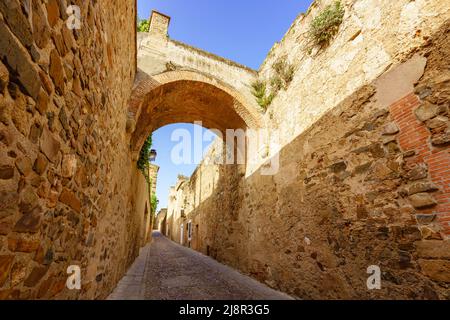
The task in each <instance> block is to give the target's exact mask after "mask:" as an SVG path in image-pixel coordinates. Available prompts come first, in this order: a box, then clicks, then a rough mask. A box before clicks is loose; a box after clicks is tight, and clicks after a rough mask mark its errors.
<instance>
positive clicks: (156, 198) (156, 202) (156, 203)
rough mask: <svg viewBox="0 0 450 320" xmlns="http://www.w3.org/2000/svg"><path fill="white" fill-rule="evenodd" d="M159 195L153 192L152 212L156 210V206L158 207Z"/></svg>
mask: <svg viewBox="0 0 450 320" xmlns="http://www.w3.org/2000/svg"><path fill="white" fill-rule="evenodd" d="M158 203H159V200H158V197H157V196H156V194H152V201H151V205H152V213H155V212H156V208H157V207H158Z"/></svg>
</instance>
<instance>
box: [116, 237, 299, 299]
mask: <svg viewBox="0 0 450 320" xmlns="http://www.w3.org/2000/svg"><path fill="white" fill-rule="evenodd" d="M108 299H110V300H142V299H146V300H287V299H292V298H291V297H290V296H288V295H286V294H284V293H281V292H278V291H276V290H273V289H271V288H269V287H267V286H266V285H264V284H262V283H260V282H258V281H256V280H254V279H252V278H250V277H248V276H245V275H243V274H241V273H239V272H238V271H236V270H234V269H232V268H230V267H228V266H225V265H223V264H221V263H219V262H217V261H216V260H214V259H212V258H210V257H207V256H205V255H203V254H201V253H199V252H196V251H194V250H191V249H189V248H186V247H183V246H180V245H179V244H176V243H174V242H172V241H170V240H169V239H167V238H165V237H164V236H162V235H161V234H160V233H159V232H154V233H153V241H152V243H151V244H149V245H147V246H146V247H145V248H143V249H142V250H141V254H140V255H139V257H138V258H137V259H136V261H135V262H134V263H133V265H132V266H131V267H130V269H129V270H128V272H127V274H126V275H125V276H124V277H123V278H122V279H121V281H120V282H119V283H118V285H117V287H116V289H115V290H114V291H113V293H111V295H110V296H109V297H108Z"/></svg>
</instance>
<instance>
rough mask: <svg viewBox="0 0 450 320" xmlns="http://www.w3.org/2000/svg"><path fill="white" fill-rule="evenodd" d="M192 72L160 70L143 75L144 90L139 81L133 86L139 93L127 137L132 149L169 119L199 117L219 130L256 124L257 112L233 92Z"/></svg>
mask: <svg viewBox="0 0 450 320" xmlns="http://www.w3.org/2000/svg"><path fill="white" fill-rule="evenodd" d="M178 75H179V74H178ZM195 76H196V77H192V76H191V75H190V77H188V78H187V79H186V78H184V79H177V77H176V75H175V73H172V74H171V75H167V74H162V75H161V76H155V77H149V79H147V82H149V83H150V86H151V88H147V89H148V90H147V91H146V89H145V88H143V86H142V85H141V86H140V87H139V85H138V86H137V87H136V91H138V92H139V93H140V94H141V96H140V97H139V101H134V104H137V103H139V110H138V112H137V113H138V114H137V115H136V116H137V119H136V126H135V130H134V132H133V134H132V137H131V148H132V150H133V151H135V152H138V151H139V150H140V148H141V146H142V144H143V142H144V141H145V139H146V137H147V136H148V134H149V133H151V132H152V131H155V130H157V129H158V128H161V127H163V126H165V125H168V124H173V123H181V122H182V123H194V122H197V121H200V122H201V125H202V126H203V127H205V128H208V129H215V130H219V131H221V132H222V133H225V131H226V129H244V130H245V129H247V128H256V127H259V121H260V120H259V119H258V115H256V116H255V115H252V114H251V111H248V110H247V109H245V107H244V106H243V104H242V102H241V101H242V99H241V101H239V100H238V99H239V98H240V97H239V96H238V95H237V94H233V92H231V94H230V92H226V91H225V90H224V88H223V87H221V85H220V84H217V85H216V83H214V82H212V81H210V79H207V81H208V82H206V81H200V80H204V79H202V78H198V75H195ZM149 80H150V81H149ZM135 100H136V99H135ZM135 112H136V111H135Z"/></svg>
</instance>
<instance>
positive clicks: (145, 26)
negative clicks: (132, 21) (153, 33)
mask: <svg viewBox="0 0 450 320" xmlns="http://www.w3.org/2000/svg"><path fill="white" fill-rule="evenodd" d="M136 27H137V32H148V31H149V30H150V21H148V20H147V19H140V18H138V19H137V26H136Z"/></svg>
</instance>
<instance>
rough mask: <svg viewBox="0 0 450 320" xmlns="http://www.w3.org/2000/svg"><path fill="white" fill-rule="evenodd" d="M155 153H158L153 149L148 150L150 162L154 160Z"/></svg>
mask: <svg viewBox="0 0 450 320" xmlns="http://www.w3.org/2000/svg"><path fill="white" fill-rule="evenodd" d="M157 155H158V153H157V152H156V150H155V149H152V150H150V154H149V156H148V161H150V162H153V161H155V160H156V156H157Z"/></svg>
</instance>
